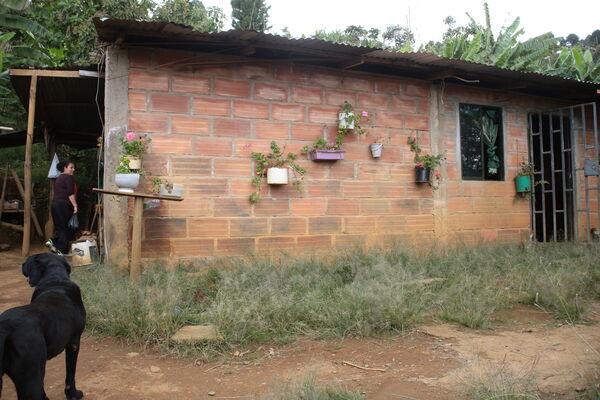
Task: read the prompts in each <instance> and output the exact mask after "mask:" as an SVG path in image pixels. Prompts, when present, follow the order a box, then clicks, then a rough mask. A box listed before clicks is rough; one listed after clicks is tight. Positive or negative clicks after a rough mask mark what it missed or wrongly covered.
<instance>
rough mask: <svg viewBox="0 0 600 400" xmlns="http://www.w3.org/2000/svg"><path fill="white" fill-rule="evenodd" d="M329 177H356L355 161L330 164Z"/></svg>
mask: <svg viewBox="0 0 600 400" xmlns="http://www.w3.org/2000/svg"><path fill="white" fill-rule="evenodd" d="M323 164H324V163H323ZM328 178H330V179H353V178H355V173H354V163H348V162H343V163H341V162H335V163H332V164H331V165H330V166H329V176H328Z"/></svg>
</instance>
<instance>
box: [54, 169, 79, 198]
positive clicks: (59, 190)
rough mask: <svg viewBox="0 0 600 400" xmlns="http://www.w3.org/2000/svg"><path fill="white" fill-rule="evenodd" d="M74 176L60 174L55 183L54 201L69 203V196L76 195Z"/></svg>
mask: <svg viewBox="0 0 600 400" xmlns="http://www.w3.org/2000/svg"><path fill="white" fill-rule="evenodd" d="M76 190H77V189H76V188H75V178H73V175H68V174H60V175H59V176H58V178H56V181H55V182H54V201H67V202H68V201H69V196H70V195H72V194H75V193H76Z"/></svg>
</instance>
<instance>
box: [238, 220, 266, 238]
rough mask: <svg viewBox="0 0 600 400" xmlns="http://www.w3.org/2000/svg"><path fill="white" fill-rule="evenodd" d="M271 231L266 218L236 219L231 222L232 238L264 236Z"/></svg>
mask: <svg viewBox="0 0 600 400" xmlns="http://www.w3.org/2000/svg"><path fill="white" fill-rule="evenodd" d="M268 230H269V227H268V224H267V219H266V218H234V219H232V220H231V227H230V230H229V231H230V235H231V236H264V235H266V234H267V232H268Z"/></svg>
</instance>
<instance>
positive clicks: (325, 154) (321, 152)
mask: <svg viewBox="0 0 600 400" xmlns="http://www.w3.org/2000/svg"><path fill="white" fill-rule="evenodd" d="M345 155H346V152H345V151H344V150H325V149H312V150H310V151H309V152H308V158H310V159H311V160H312V161H319V160H321V161H336V160H343V159H344V157H345Z"/></svg>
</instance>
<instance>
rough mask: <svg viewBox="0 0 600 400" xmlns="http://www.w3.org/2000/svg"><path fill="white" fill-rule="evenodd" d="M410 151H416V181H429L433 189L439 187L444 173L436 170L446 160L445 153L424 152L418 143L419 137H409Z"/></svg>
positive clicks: (414, 159)
mask: <svg viewBox="0 0 600 400" xmlns="http://www.w3.org/2000/svg"><path fill="white" fill-rule="evenodd" d="M408 144H409V145H410V151H412V152H413V153H415V157H414V158H413V161H414V163H415V182H417V183H428V184H429V186H431V188H432V189H433V190H436V189H437V188H438V187H439V181H440V179H441V178H442V175H441V174H440V173H439V172H438V171H436V170H437V168H439V166H440V165H441V164H442V161H443V160H444V155H443V154H435V155H433V154H422V152H423V151H422V150H421V147H419V145H418V144H417V138H413V137H409V138H408Z"/></svg>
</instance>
